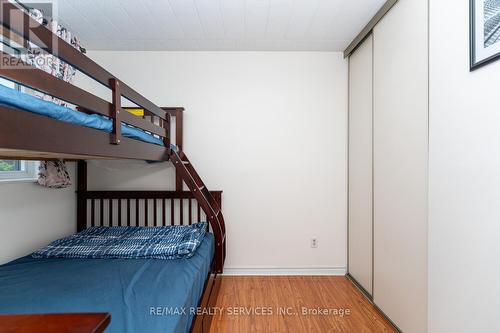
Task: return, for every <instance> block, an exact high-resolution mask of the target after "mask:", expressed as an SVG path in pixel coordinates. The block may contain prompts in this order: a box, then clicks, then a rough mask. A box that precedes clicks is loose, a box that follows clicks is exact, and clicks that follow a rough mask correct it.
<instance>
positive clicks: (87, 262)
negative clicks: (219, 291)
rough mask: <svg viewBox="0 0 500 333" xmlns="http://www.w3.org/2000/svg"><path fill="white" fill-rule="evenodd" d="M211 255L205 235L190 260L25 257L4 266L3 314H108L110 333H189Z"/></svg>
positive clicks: (0, 278) (0, 275)
mask: <svg viewBox="0 0 500 333" xmlns="http://www.w3.org/2000/svg"><path fill="white" fill-rule="evenodd" d="M213 255H214V237H213V235H212V234H207V235H206V236H205V238H204V239H203V242H202V244H201V245H200V246H199V248H198V249H197V251H196V253H195V255H194V256H193V257H191V258H189V259H177V260H158V259H34V258H32V257H31V256H28V257H24V258H21V259H18V260H15V261H13V262H10V263H8V264H5V265H2V266H0V314H12V313H60V312H110V313H111V324H110V326H109V327H108V329H107V330H106V331H105V332H106V333H125V332H130V333H137V332H148V333H155V332H162V333H168V332H172V333H173V332H176V333H177V332H179V333H181V332H188V331H189V328H190V325H191V321H192V319H193V315H192V314H191V313H190V309H191V307H193V308H196V306H198V303H199V300H200V298H201V295H202V293H203V287H204V283H205V279H206V277H207V275H208V272H209V270H210V264H211V260H212V258H213ZM176 309H177V311H175V310H176ZM183 309H184V310H183ZM182 311H186V314H179V312H182Z"/></svg>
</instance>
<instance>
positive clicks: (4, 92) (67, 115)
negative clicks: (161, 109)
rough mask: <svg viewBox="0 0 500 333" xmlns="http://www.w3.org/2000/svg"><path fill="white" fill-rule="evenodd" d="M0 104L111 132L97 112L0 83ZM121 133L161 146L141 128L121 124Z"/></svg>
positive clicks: (106, 122)
mask: <svg viewBox="0 0 500 333" xmlns="http://www.w3.org/2000/svg"><path fill="white" fill-rule="evenodd" d="M0 105H5V106H10V107H14V108H18V109H22V110H25V111H29V112H31V113H36V114H39V115H42V116H46V117H50V118H53V119H57V120H60V121H63V122H66V123H70V124H75V125H80V126H85V127H90V128H94V129H97V130H101V131H104V132H108V133H111V131H112V130H113V122H112V121H111V120H110V119H108V118H106V117H103V116H100V115H97V114H91V115H89V114H86V113H83V112H79V111H75V110H72V109H70V108H67V107H64V106H60V105H57V104H55V103H52V102H48V101H44V100H41V99H39V98H37V97H35V96H32V95H29V94H25V93H22V92H20V91H19V90H16V89H12V88H8V87H6V86H3V85H1V84H0ZM121 130H122V135H123V136H125V137H127V138H132V139H136V140H140V141H144V142H148V143H152V144H155V145H160V146H163V145H164V143H163V141H162V140H161V139H160V138H158V137H156V136H154V135H152V134H150V133H146V132H144V131H143V130H141V129H138V128H135V127H132V126H129V125H126V124H124V123H122V124H121Z"/></svg>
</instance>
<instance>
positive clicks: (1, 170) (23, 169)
mask: <svg viewBox="0 0 500 333" xmlns="http://www.w3.org/2000/svg"><path fill="white" fill-rule="evenodd" d="M0 50H1V51H3V52H6V53H9V54H19V51H18V50H15V49H13V48H11V47H9V46H7V45H5V44H0ZM0 84H1V85H4V86H6V87H9V88H13V89H20V86H19V85H18V84H16V83H14V82H12V81H9V80H6V79H4V78H0ZM37 170H38V162H34V161H14V160H0V181H13V180H34V179H36V177H37Z"/></svg>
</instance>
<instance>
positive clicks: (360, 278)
mask: <svg viewBox="0 0 500 333" xmlns="http://www.w3.org/2000/svg"><path fill="white" fill-rule="evenodd" d="M372 51H373V38H372V36H369V37H368V38H367V39H366V40H365V41H364V42H363V44H362V45H360V46H359V47H358V49H357V50H356V51H355V52H354V53H353V54H352V55H351V56H350V58H349V274H350V275H351V276H352V277H353V278H354V279H356V281H357V282H358V283H359V284H360V285H361V286H362V287H363V288H364V289H365V290H366V291H367V292H368V293H369V294H370V295H371V294H372V282H373V276H372V268H373V266H372V261H373V255H372V254H373V252H372V244H373V243H372V232H373V229H372V226H373V218H372V112H373V103H372V96H373V75H372V74H373V72H372V70H373V52H372Z"/></svg>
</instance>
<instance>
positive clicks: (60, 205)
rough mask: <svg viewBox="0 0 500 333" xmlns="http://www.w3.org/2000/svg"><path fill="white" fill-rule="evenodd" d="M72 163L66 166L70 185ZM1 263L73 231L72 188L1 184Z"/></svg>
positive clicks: (74, 210) (73, 194)
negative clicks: (69, 175) (69, 176)
mask: <svg viewBox="0 0 500 333" xmlns="http://www.w3.org/2000/svg"><path fill="white" fill-rule="evenodd" d="M74 169H75V168H74V164H73V163H70V164H69V171H70V174H71V177H72V180H73V182H74V181H76V179H75V178H74ZM0 198H1V200H0V228H1V229H2V232H0V264H3V263H6V262H8V261H10V260H13V259H16V258H18V257H21V256H25V255H27V254H30V253H31V252H33V251H34V250H36V249H38V248H40V247H42V246H45V245H47V244H48V243H50V242H51V241H53V240H56V239H57V238H61V237H64V236H67V235H70V234H72V233H74V232H75V231H76V195H75V188H74V186H71V187H70V188H66V189H48V188H44V187H42V186H39V185H37V184H34V183H33V182H10V183H4V182H1V183H0Z"/></svg>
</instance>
